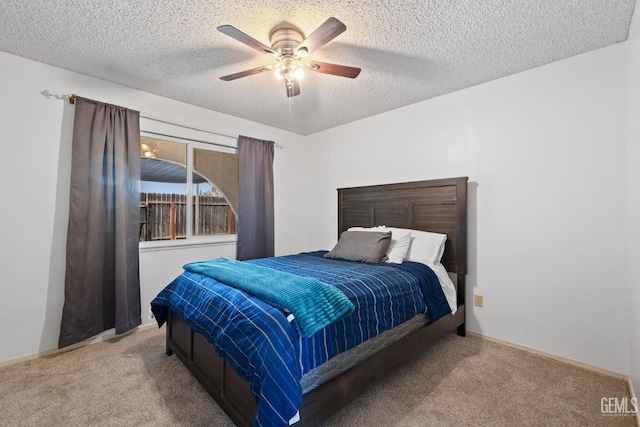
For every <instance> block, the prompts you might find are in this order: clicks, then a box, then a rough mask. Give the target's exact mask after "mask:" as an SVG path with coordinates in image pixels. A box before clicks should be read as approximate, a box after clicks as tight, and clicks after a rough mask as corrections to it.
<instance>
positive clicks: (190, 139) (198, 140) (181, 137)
mask: <svg viewBox="0 0 640 427" xmlns="http://www.w3.org/2000/svg"><path fill="white" fill-rule="evenodd" d="M140 132H142V133H149V134H151V135H156V136H164V137H168V138H176V139H183V140H185V141H191V142H201V143H203V144H208V145H215V146H217V147H226V148H231V149H233V150H236V151H237V150H238V147H236V146H233V145H227V144H220V143H218V142H210V141H203V140H201V139H193V138H186V137H184V136H175V135H168V134H166V133H159V132H151V131H150V130H144V129H140Z"/></svg>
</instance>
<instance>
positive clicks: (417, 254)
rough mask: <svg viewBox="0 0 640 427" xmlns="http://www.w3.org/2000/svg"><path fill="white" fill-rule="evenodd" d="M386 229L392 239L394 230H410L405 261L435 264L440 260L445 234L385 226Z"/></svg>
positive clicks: (445, 238) (401, 231)
mask: <svg viewBox="0 0 640 427" xmlns="http://www.w3.org/2000/svg"><path fill="white" fill-rule="evenodd" d="M386 229H387V230H390V231H391V234H392V239H393V234H394V233H395V232H396V231H398V232H400V233H403V232H411V245H410V247H409V252H408V253H407V256H406V257H405V261H414V262H421V263H422V264H427V265H436V264H438V263H439V262H440V259H441V258H442V254H443V253H444V244H445V242H446V241H447V235H446V234H440V233H431V232H429V231H419V230H410V229H407V228H394V227H387V228H386Z"/></svg>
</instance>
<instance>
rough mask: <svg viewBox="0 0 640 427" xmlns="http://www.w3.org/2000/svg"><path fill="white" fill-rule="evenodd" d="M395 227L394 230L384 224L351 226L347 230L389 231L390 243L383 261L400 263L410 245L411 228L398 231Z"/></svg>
mask: <svg viewBox="0 0 640 427" xmlns="http://www.w3.org/2000/svg"><path fill="white" fill-rule="evenodd" d="M400 230H401V229H396V231H395V232H394V231H393V229H392V228H387V227H385V226H384V225H379V226H377V227H369V228H367V227H351V228H349V230H348V231H378V232H379V231H391V244H390V245H389V250H387V258H388V259H387V260H386V261H385V262H388V263H393V264H402V262H403V261H404V259H405V257H406V256H407V252H408V251H409V246H411V230H404V231H400Z"/></svg>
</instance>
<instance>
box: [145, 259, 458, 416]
mask: <svg viewBox="0 0 640 427" xmlns="http://www.w3.org/2000/svg"><path fill="white" fill-rule="evenodd" d="M325 253H326V252H325V251H319V252H313V253H307V254H299V255H290V256H284V257H275V258H265V259H259V260H252V261H246V262H248V263H252V264H255V265H260V266H263V267H269V268H272V269H275V270H279V271H285V272H289V273H294V274H298V275H301V276H306V277H313V278H315V279H318V280H320V281H322V282H324V283H327V284H330V285H333V286H335V287H336V288H338V289H339V290H341V291H342V292H344V294H345V295H346V296H347V297H348V298H349V300H350V301H351V302H352V303H353V304H354V306H355V310H354V312H353V313H352V314H351V315H349V316H347V317H345V318H343V319H342V320H339V321H337V322H335V323H333V324H331V325H329V326H327V327H326V328H324V329H322V330H320V331H319V332H317V333H315V334H313V335H312V336H310V337H302V336H299V334H298V333H297V331H296V329H295V328H294V327H293V326H292V325H291V324H290V323H289V322H288V321H287V317H286V314H285V313H284V312H283V310H281V309H279V308H276V307H273V306H271V305H269V304H267V303H265V302H264V301H262V300H260V299H259V298H256V297H254V296H252V295H249V294H248V293H246V292H244V291H242V290H239V289H235V288H232V287H229V286H227V285H224V284H222V283H220V282H218V281H216V280H214V279H212V278H209V277H206V276H203V275H201V274H198V273H193V272H188V271H185V272H184V273H183V274H181V275H180V276H178V277H177V278H176V279H175V280H174V281H173V282H172V283H170V284H169V285H168V286H167V287H166V288H165V289H164V290H162V291H161V292H160V294H158V296H157V297H156V298H155V299H154V300H153V301H152V303H151V307H152V311H153V313H154V314H155V316H156V320H157V322H158V325H160V326H162V324H163V323H164V322H165V321H166V318H167V311H168V309H169V308H170V309H172V310H173V311H174V312H176V313H177V314H178V315H180V317H182V319H183V320H184V321H185V322H186V323H187V324H189V326H191V328H192V329H193V330H194V331H196V332H198V333H200V334H202V335H203V336H204V337H205V338H206V339H207V340H208V341H209V342H210V343H211V344H212V345H213V346H214V348H215V350H216V352H217V353H218V355H220V356H221V357H224V358H225V359H227V361H228V362H229V363H230V365H231V366H232V367H233V369H235V371H236V372H237V373H238V375H240V376H241V377H243V378H245V379H246V380H247V381H248V382H249V384H250V386H251V391H252V393H253V395H254V397H255V398H256V402H257V405H258V406H257V410H256V414H255V419H254V423H255V425H257V426H260V425H264V426H271V425H286V424H287V423H288V421H289V419H291V417H293V416H294V415H295V414H296V412H297V408H298V407H299V405H300V403H301V402H302V390H301V388H300V378H301V377H302V375H303V374H304V373H306V372H308V371H309V370H311V369H313V368H315V367H316V366H319V365H321V364H322V363H324V362H325V361H327V360H328V359H329V358H331V357H332V356H334V355H336V354H338V353H340V352H342V351H346V350H348V349H350V348H352V347H355V346H356V345H358V344H360V343H362V342H364V341H366V340H367V339H369V338H371V337H373V336H375V335H377V334H379V333H381V332H383V331H385V330H387V329H390V328H392V327H394V326H397V325H399V324H400V323H402V322H405V321H406V320H409V319H411V318H412V317H413V316H415V315H416V314H418V313H428V314H429V316H430V318H431V320H432V321H435V320H437V319H438V318H439V317H441V316H443V315H445V314H447V313H450V310H449V306H448V304H447V301H446V298H445V296H444V293H443V292H442V289H441V287H440V284H439V282H438V279H437V277H436V276H435V274H434V273H433V271H432V270H431V269H430V268H428V267H427V266H425V265H422V264H418V263H411V262H405V263H403V264H366V263H356V262H350V261H339V260H331V259H326V258H323V257H322V255H323V254H325Z"/></svg>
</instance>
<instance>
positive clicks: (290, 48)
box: [271, 28, 304, 56]
mask: <svg viewBox="0 0 640 427" xmlns="http://www.w3.org/2000/svg"><path fill="white" fill-rule="evenodd" d="M303 40H304V36H303V35H302V33H301V32H299V31H297V30H294V29H293V28H280V29H277V30H275V31H274V32H273V33H272V34H271V48H272V49H273V50H275V51H276V52H280V54H281V55H283V56H284V55H294V54H295V49H296V48H297V47H298V46H299V45H300V43H302V41H303Z"/></svg>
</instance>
